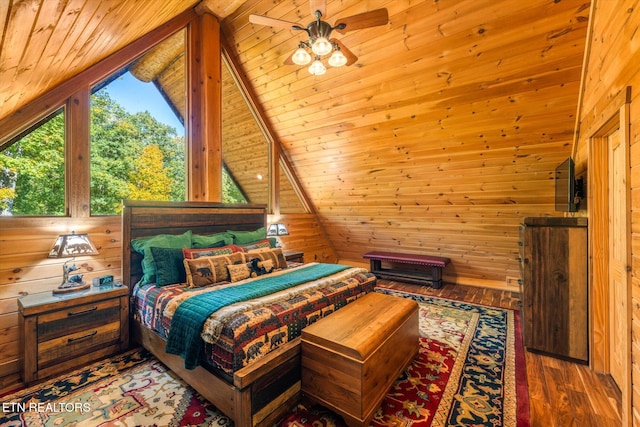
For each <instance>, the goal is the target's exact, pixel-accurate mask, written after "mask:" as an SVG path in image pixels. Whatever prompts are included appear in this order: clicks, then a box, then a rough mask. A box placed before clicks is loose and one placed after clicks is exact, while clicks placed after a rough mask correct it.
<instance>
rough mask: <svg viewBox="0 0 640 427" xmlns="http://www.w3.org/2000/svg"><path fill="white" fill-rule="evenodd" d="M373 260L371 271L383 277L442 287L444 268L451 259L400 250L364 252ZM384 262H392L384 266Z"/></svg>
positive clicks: (435, 287) (366, 256)
mask: <svg viewBox="0 0 640 427" xmlns="http://www.w3.org/2000/svg"><path fill="white" fill-rule="evenodd" d="M364 257H365V258H368V259H369V261H370V262H371V272H372V273H373V274H375V275H376V277H379V278H383V279H392V280H393V279H397V280H401V281H405V282H410V283H417V284H420V285H424V284H429V285H431V287H432V288H434V289H440V288H441V287H442V269H443V268H444V267H446V266H447V264H449V262H450V261H451V260H450V259H449V258H445V257H439V256H434V255H421V254H404V253H398V252H379V251H374V252H368V253H366V254H364ZM382 262H385V263H387V264H391V265H392V266H391V267H383V266H382ZM398 264H400V265H403V264H407V265H417V266H425V267H428V269H427V270H426V271H425V270H421V269H409V268H402V267H400V266H398Z"/></svg>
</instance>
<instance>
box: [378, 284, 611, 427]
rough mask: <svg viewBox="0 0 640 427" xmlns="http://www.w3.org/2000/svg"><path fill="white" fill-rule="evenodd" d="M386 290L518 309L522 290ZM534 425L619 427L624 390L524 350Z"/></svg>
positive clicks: (446, 287)
mask: <svg viewBox="0 0 640 427" xmlns="http://www.w3.org/2000/svg"><path fill="white" fill-rule="evenodd" d="M378 284H379V285H380V286H383V287H386V288H392V289H397V290H401V291H407V292H414V293H421V294H426V295H434V296H439V297H442V298H450V299H454V300H459V301H467V302H473V303H477V304H484V305H490V306H495V307H506V308H512V309H516V310H517V309H519V303H520V294H519V293H518V292H509V291H498V290H493V289H487V288H479V287H475V286H461V285H452V284H445V285H444V286H443V287H442V288H441V289H432V288H431V287H429V286H420V285H412V284H407V283H400V282H395V281H390V280H379V281H378ZM525 356H526V362H527V382H528V389H529V405H530V416H531V426H532V427H572V426H579V427H619V426H621V425H622V421H621V419H620V400H621V396H620V391H619V390H618V388H617V386H616V385H615V383H614V382H613V380H612V379H611V377H610V376H609V375H604V374H599V373H596V372H593V371H591V370H590V369H589V367H588V366H586V365H580V364H577V363H571V362H567V361H564V360H560V359H556V358H553V357H549V356H544V355H540V354H536V353H531V352H529V351H525Z"/></svg>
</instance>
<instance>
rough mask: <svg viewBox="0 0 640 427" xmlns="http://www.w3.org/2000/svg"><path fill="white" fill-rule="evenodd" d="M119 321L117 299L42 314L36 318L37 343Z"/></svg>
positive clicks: (118, 302)
mask: <svg viewBox="0 0 640 427" xmlns="http://www.w3.org/2000/svg"><path fill="white" fill-rule="evenodd" d="M119 320H120V301H119V300H117V299H111V300H106V301H100V302H97V303H92V304H84V305H76V306H73V307H69V308H68V309H66V310H60V311H55V312H53V313H48V314H42V315H40V316H38V342H39V343H41V342H44V341H49V340H52V339H55V338H58V337H63V336H69V335H72V334H76V333H77V332H83V331H87V330H89V329H91V328H95V327H98V326H101V325H104V324H106V323H111V322H118V321H119ZM80 335H82V334H80Z"/></svg>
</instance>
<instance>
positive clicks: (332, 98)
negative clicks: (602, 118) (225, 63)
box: [0, 0, 590, 285]
mask: <svg viewBox="0 0 640 427" xmlns="http://www.w3.org/2000/svg"><path fill="white" fill-rule="evenodd" d="M161 3H162V5H161V6H159V2H157V1H155V0H138V1H131V0H110V1H106V0H74V1H71V0H69V1H66V0H31V1H17V0H9V1H2V2H0V28H2V39H1V41H0V43H1V46H0V118H2V117H5V116H7V115H9V114H11V112H13V111H16V109H18V108H19V107H20V106H21V105H24V104H25V103H27V102H28V101H30V100H32V99H34V98H35V97H37V96H38V95H40V94H42V93H44V92H46V91H47V90H50V89H51V88H53V87H55V86H56V85H57V84H59V83H61V82H62V81H64V80H66V79H68V78H69V77H71V76H72V75H74V74H76V73H78V72H79V71H82V70H83V69H85V68H87V67H88V66H90V65H92V64H94V63H96V62H98V61H99V60H101V59H103V58H105V57H106V56H107V55H109V54H110V53H113V52H115V51H116V50H117V49H120V48H122V47H124V46H126V45H127V44H128V43H130V42H132V41H133V40H135V39H137V38H139V37H140V36H141V35H143V34H145V33H146V32H148V31H150V30H151V29H153V28H155V27H157V26H159V25H161V24H163V23H164V22H167V21H168V20H169V19H171V18H172V17H174V16H176V15H178V14H180V13H181V12H183V11H185V10H187V9H188V8H191V7H193V6H194V5H195V4H196V3H197V2H195V1H193V0H191V1H187V0H165V1H163V2H161ZM381 7H386V8H387V9H388V12H389V17H390V21H389V23H388V24H386V25H384V26H380V27H375V28H369V29H362V30H357V31H352V32H348V33H347V34H346V35H335V36H336V38H339V39H340V40H341V41H342V42H343V43H344V44H345V45H346V46H347V47H348V48H349V49H350V50H351V51H352V52H353V53H354V54H355V55H356V56H358V61H357V63H355V64H354V65H352V66H350V67H343V68H339V69H331V68H330V69H329V70H328V71H327V73H326V74H325V75H323V76H319V77H314V76H311V75H310V74H309V73H308V72H307V70H306V67H298V66H295V65H284V62H285V60H286V59H287V57H288V56H289V55H290V54H291V52H293V50H294V49H295V48H296V47H297V45H298V42H299V41H301V40H304V37H303V34H302V33H300V32H295V31H292V30H288V29H280V28H271V27H263V26H259V25H253V24H250V23H249V14H251V13H256V14H260V15H266V16H269V17H272V18H279V19H284V20H287V21H292V22H298V23H300V24H302V25H303V26H306V25H307V24H308V23H309V22H310V21H311V20H312V17H311V11H310V10H309V2H308V1H307V0H249V1H246V2H242V1H233V2H222V1H216V0H206V1H204V2H202V3H201V4H200V6H199V7H198V9H199V10H210V11H213V13H216V14H217V15H218V16H220V17H221V18H222V30H223V36H224V38H226V39H227V41H228V44H229V46H230V47H231V51H232V52H231V55H233V56H234V57H236V58H237V60H238V62H239V64H240V67H241V69H242V70H243V71H244V73H245V74H246V76H247V78H248V80H249V82H250V84H251V85H252V88H253V90H254V91H255V94H256V96H257V98H258V100H259V101H260V103H261V105H262V106H263V109H264V110H265V111H266V112H267V115H268V117H267V120H268V121H269V122H270V124H271V126H272V127H273V129H275V131H276V133H277V135H276V137H277V138H278V139H279V141H280V142H281V144H282V146H283V147H284V149H285V151H286V155H287V156H288V157H289V159H290V161H291V163H292V165H293V167H294V169H295V173H296V174H297V176H298V178H299V180H300V182H301V183H302V185H303V186H304V189H305V191H306V192H307V194H308V195H309V197H310V199H311V202H312V203H313V205H314V207H315V209H316V210H317V212H318V214H319V216H320V219H321V221H322V222H323V225H324V227H325V228H326V230H327V231H328V232H329V234H330V238H331V240H332V244H333V246H334V248H335V249H336V251H337V253H338V256H339V257H340V258H341V259H344V260H360V261H362V254H363V253H364V252H366V251H369V250H374V249H376V250H403V251H408V252H424V253H432V254H439V255H443V256H448V257H451V258H452V266H451V267H449V268H448V270H447V271H448V272H449V275H452V276H456V277H458V279H459V280H460V281H461V282H463V283H464V282H475V283H483V281H486V283H488V284H495V283H503V284H508V285H514V284H515V282H514V280H515V278H517V277H518V276H519V271H518V263H517V258H518V225H519V223H520V222H521V220H522V218H523V217H525V216H541V215H558V214H559V213H557V212H554V208H553V194H554V190H553V170H554V168H555V166H556V165H557V164H559V163H560V162H561V161H562V160H563V159H564V158H566V157H567V156H569V155H570V154H571V146H572V142H573V131H574V126H575V115H576V112H577V109H578V100H579V88H580V78H581V67H582V60H583V54H584V46H585V38H586V35H587V24H588V16H589V7H590V5H589V3H588V2H586V1H584V0H530V1H521V0H435V1H434V0H426V1H420V0H394V1H386V0H371V1H361V0H328V1H327V9H326V10H327V13H326V16H327V21H328V22H330V23H334V22H335V20H336V19H337V18H339V17H344V16H349V15H354V14H357V13H361V12H365V11H368V10H372V9H376V8H381ZM0 132H1V130H0Z"/></svg>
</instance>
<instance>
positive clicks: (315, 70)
mask: <svg viewBox="0 0 640 427" xmlns="http://www.w3.org/2000/svg"><path fill="white" fill-rule="evenodd" d="M309 72H310V73H311V74H313V75H314V76H321V75H323V74H324V73H326V72H327V67H325V66H324V64H323V63H322V62H320V60H319V59H317V58H316V60H315V61H313V64H311V65H310V66H309Z"/></svg>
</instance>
